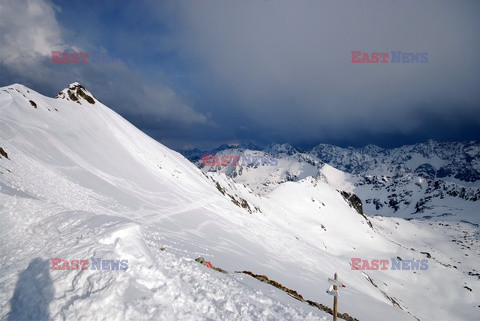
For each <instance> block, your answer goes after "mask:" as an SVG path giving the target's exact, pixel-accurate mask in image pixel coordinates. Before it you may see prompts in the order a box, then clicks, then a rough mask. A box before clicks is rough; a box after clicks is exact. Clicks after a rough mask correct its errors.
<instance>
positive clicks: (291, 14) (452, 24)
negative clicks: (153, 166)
mask: <svg viewBox="0 0 480 321" xmlns="http://www.w3.org/2000/svg"><path fill="white" fill-rule="evenodd" d="M30 3H39V4H41V5H42V6H41V7H44V8H45V10H46V12H47V13H48V15H47V17H49V18H50V19H45V21H47V22H48V25H47V26H46V27H45V28H44V29H45V30H46V32H45V33H44V35H43V37H41V39H42V41H40V42H39V41H38V40H37V42H36V47H39V48H49V47H48V46H49V45H50V46H52V45H53V44H55V43H56V42H55V41H57V42H59V41H58V39H59V38H60V40H61V41H60V43H65V44H68V46H69V48H74V47H75V46H84V47H87V48H88V46H90V48H98V47H102V48H101V49H104V50H107V51H108V50H114V51H121V52H125V53H126V54H127V55H129V57H130V58H131V59H130V63H129V64H123V65H122V64H120V65H108V66H96V68H94V67H95V66H90V67H88V68H85V67H80V66H76V67H75V68H70V69H69V70H63V71H62V68H67V67H65V66H64V67H58V66H51V64H50V65H49V64H48V62H45V61H43V60H41V61H40V60H37V61H38V63H36V64H35V65H34V66H33V68H32V69H29V70H34V71H35V72H31V73H30V74H29V73H28V72H27V71H26V70H25V68H23V69H22V68H20V67H18V66H17V65H16V64H12V63H11V60H8V59H6V58H5V57H7V58H8V57H10V56H9V55H11V52H12V50H9V51H6V50H3V49H2V74H3V75H2V84H3V85H5V83H4V80H5V79H9V80H10V79H12V80H14V81H15V82H20V81H22V82H25V83H26V84H27V85H29V83H34V84H35V86H37V87H38V86H44V87H45V86H49V87H56V90H58V89H61V88H63V87H64V86H65V85H66V84H67V83H69V82H72V81H74V80H78V81H80V82H84V83H85V85H86V86H87V88H88V87H91V88H89V89H90V90H91V91H93V93H94V94H96V96H98V97H99V98H101V99H103V101H104V102H105V103H107V104H108V105H109V106H111V107H113V108H114V109H116V110H117V111H119V112H120V113H122V114H123V115H124V116H126V117H127V118H128V119H129V120H131V121H132V122H134V123H135V124H136V125H137V126H139V127H140V128H141V129H143V130H144V131H146V132H147V133H149V134H151V135H152V136H154V137H155V138H157V139H160V140H161V141H163V142H165V143H167V144H169V145H170V146H173V147H182V146H185V145H192V144H193V145H199V146H202V145H204V146H205V145H208V144H219V143H223V142H235V141H252V142H256V143H260V144H265V143H268V142H270V141H287V142H292V143H299V144H300V143H301V144H314V143H318V142H330V143H338V144H344V145H345V144H353V145H363V144H367V143H376V144H381V145H398V144H401V143H410V142H415V141H418V140H424V139H426V138H436V139H441V140H453V139H470V138H477V139H478V138H479V135H480V117H478V116H479V114H480V93H479V91H478V89H477V87H478V84H479V83H480V66H479V64H480V62H479V60H478V57H480V43H479V41H478V39H479V38H480V37H479V36H480V34H479V33H480V20H479V19H477V17H476V15H477V13H478V12H480V4H479V3H478V2H475V1H456V2H454V1H437V0H435V1H367V2H365V1H362V2H352V1H328V2H327V1H314V0H304V1H273V0H271V1H162V2H160V3H158V2H156V1H142V2H135V3H127V4H124V3H118V2H116V1H106V2H98V3H96V4H95V5H92V6H88V7H85V8H83V9H82V14H81V15H77V14H76V12H77V11H78V9H79V8H81V5H82V3H81V2H78V3H77V2H75V1H73V2H70V3H73V4H74V5H68V6H67V5H66V4H64V2H63V1H60V0H59V1H56V2H55V3H56V6H54V5H52V4H51V3H50V2H44V1H30ZM55 8H56V9H55ZM55 10H57V11H56V12H57V14H56V15H55V14H53V12H55ZM60 10H61V12H62V14H60V13H59V12H60ZM33 12H35V10H33ZM33 17H35V15H34V16H33ZM52 17H53V18H52ZM2 18H3V17H2ZM30 18H31V17H30ZM2 20H4V19H2ZM58 21H60V23H59V22H58ZM84 21H88V22H89V23H87V24H85V23H84ZM82 23H83V24H84V26H85V28H84V29H83V30H82V32H81V33H79V32H78V30H77V29H78V28H77V26H81V25H82ZM28 24H35V25H36V26H37V27H38V26H43V25H45V22H40V21H37V20H35V19H33V20H30V22H27V25H28ZM60 24H61V26H60ZM1 26H2V31H5V30H6V31H7V32H2V34H4V35H5V34H7V33H8V34H13V35H16V36H17V37H19V38H21V39H22V38H23V39H29V37H30V36H29V33H28V32H24V31H25V28H23V29H24V31H21V29H22V28H17V29H15V28H10V27H9V26H8V25H7V24H6V23H4V24H2V25H1ZM69 28H70V29H69ZM19 29H20V30H19ZM73 30H77V31H76V32H75V31H73ZM27 31H28V29H27ZM47 31H48V32H47ZM60 35H61V36H60ZM2 37H3V38H1V39H2V45H3V44H4V43H8V44H9V46H10V47H12V46H13V48H16V47H15V46H14V45H12V42H11V41H8V39H6V38H8V37H5V36H2ZM54 40H55V41H54ZM353 50H360V51H362V52H368V53H372V52H388V53H390V54H391V51H397V50H401V51H404V52H414V53H416V52H426V53H428V62H427V63H423V64H420V63H418V64H392V63H387V64H352V63H351V59H352V56H351V51H353ZM9 61H10V62H9ZM12 65H13V66H12ZM55 68H56V69H55ZM5 75H7V76H5ZM74 77H76V78H75V79H73V78H74ZM15 79H20V80H15ZM45 79H49V82H48V84H47V85H45V83H46V82H45V81H44V80H45ZM34 88H35V87H34Z"/></svg>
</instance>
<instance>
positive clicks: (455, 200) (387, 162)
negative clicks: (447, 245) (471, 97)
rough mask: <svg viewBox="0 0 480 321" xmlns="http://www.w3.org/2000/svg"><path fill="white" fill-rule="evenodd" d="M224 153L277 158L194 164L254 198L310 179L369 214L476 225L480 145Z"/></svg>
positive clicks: (324, 147)
mask: <svg viewBox="0 0 480 321" xmlns="http://www.w3.org/2000/svg"><path fill="white" fill-rule="evenodd" d="M225 154H229V155H230V154H235V155H249V154H252V155H254V154H258V155H264V156H265V157H269V158H275V159H278V162H279V164H280V165H279V166H262V165H261V164H258V165H259V166H255V164H250V165H249V166H230V167H222V166H215V167H212V166H201V161H200V160H197V161H195V163H196V164H197V165H198V166H200V167H202V168H203V170H204V171H218V172H224V173H225V174H227V175H229V176H231V177H233V178H234V179H235V180H236V181H238V182H242V183H246V184H248V185H249V186H250V187H252V188H253V189H254V190H255V191H256V192H259V193H263V192H268V191H270V190H272V189H274V188H275V187H276V186H278V185H279V184H282V183H284V182H286V181H297V180H301V179H303V178H304V177H306V176H314V177H317V178H319V179H323V180H325V181H327V182H329V183H330V184H331V185H332V186H335V187H337V188H339V189H342V190H349V191H350V192H354V193H355V194H357V195H358V196H359V197H360V199H362V201H363V207H364V209H365V211H366V212H367V213H369V214H376V215H388V216H399V217H404V218H407V219H412V218H431V217H437V216H440V217H442V219H446V220H453V221H462V220H464V221H468V222H471V223H474V224H478V223H480V215H479V213H480V205H479V201H480V142H476V141H471V142H463V143H438V142H434V141H428V142H426V143H422V144H416V145H411V146H403V147H400V148H396V149H391V150H387V149H382V148H380V147H378V146H373V145H369V146H366V147H364V148H351V147H350V148H341V147H336V146H332V145H325V144H322V145H318V146H315V147H314V148H312V149H311V150H310V151H306V152H300V151H299V150H297V149H295V148H294V147H293V146H291V145H289V144H272V145H270V146H268V147H267V148H265V149H264V150H263V151H262V150H254V151H251V150H248V149H238V148H232V147H230V148H228V149H222V150H221V151H219V152H218V153H217V155H219V156H221V155H225ZM340 171H341V172H342V173H340Z"/></svg>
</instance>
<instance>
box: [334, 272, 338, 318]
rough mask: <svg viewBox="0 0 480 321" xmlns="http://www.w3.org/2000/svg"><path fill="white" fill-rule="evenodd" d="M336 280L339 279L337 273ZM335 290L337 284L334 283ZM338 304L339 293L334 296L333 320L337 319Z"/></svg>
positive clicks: (335, 289)
mask: <svg viewBox="0 0 480 321" xmlns="http://www.w3.org/2000/svg"><path fill="white" fill-rule="evenodd" d="M334 279H335V281H336V280H338V276H337V273H335V275H334ZM333 291H337V286H336V285H335V284H334V285H333ZM337 304H338V295H335V296H333V321H337Z"/></svg>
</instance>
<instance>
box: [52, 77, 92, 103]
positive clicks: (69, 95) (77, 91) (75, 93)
mask: <svg viewBox="0 0 480 321" xmlns="http://www.w3.org/2000/svg"><path fill="white" fill-rule="evenodd" d="M55 98H57V99H66V100H69V101H74V102H76V103H78V104H80V105H82V102H86V103H88V104H91V105H94V104H95V102H96V101H97V100H96V99H95V97H94V96H93V94H92V93H91V92H89V91H88V90H87V89H85V87H84V86H82V85H81V84H79V83H78V82H74V83H71V84H70V85H68V87H67V88H65V89H63V90H62V91H61V92H59V93H58V95H57V96H56V97H55Z"/></svg>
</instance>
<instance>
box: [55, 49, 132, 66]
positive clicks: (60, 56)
mask: <svg viewBox="0 0 480 321" xmlns="http://www.w3.org/2000/svg"><path fill="white" fill-rule="evenodd" d="M87 59H90V62H93V63H104V64H105V63H119V62H123V63H126V62H127V59H126V58H125V57H124V56H123V55H118V54H115V55H109V54H105V53H99V52H90V53H88V52H72V53H68V52H61V51H52V63H54V64H63V63H67V64H76V63H82V64H86V63H88V62H89V60H87Z"/></svg>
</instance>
